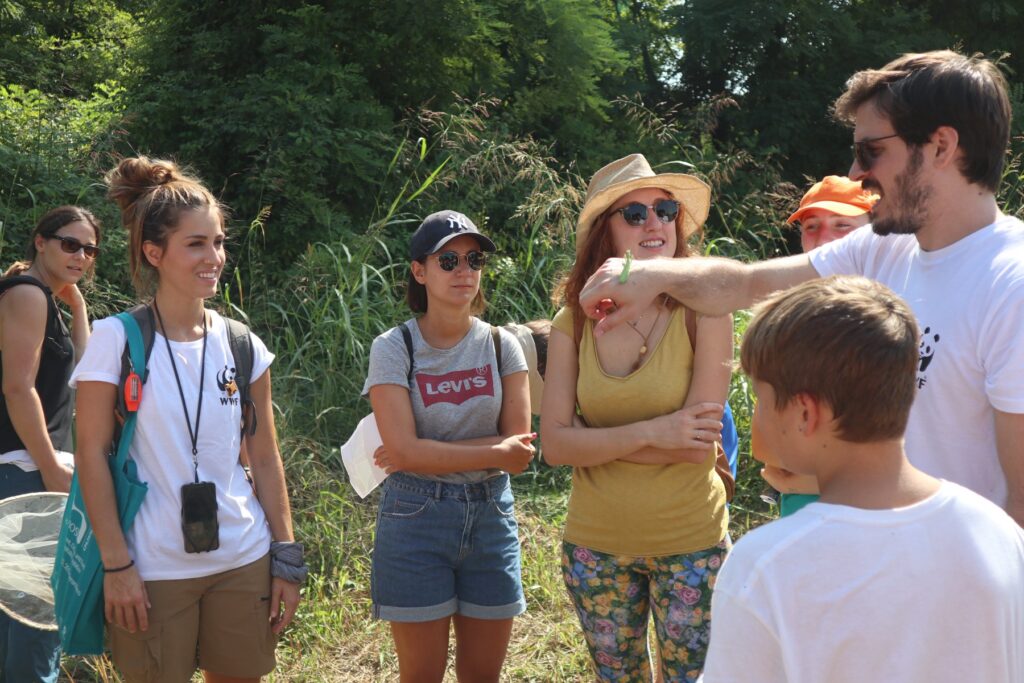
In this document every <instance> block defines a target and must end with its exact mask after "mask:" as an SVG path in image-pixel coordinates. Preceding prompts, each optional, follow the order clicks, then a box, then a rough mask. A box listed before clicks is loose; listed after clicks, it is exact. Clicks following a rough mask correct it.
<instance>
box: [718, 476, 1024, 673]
mask: <svg viewBox="0 0 1024 683" xmlns="http://www.w3.org/2000/svg"><path fill="white" fill-rule="evenodd" d="M1022 586H1024V530H1022V529H1021V528H1020V527H1019V526H1017V524H1016V523H1015V522H1014V521H1013V520H1012V519H1011V518H1010V516H1009V515H1007V514H1006V513H1005V512H1004V511H1003V510H1000V509H999V508H997V507H996V506H995V505H993V504H992V503H991V502H989V501H987V500H985V499H984V498H982V497H981V496H979V495H978V494H976V493H974V492H972V491H969V490H967V489H965V488H964V487H962V486H958V485H956V484H953V483H951V482H947V481H944V482H942V485H941V487H940V488H939V490H938V491H937V492H936V493H935V494H933V495H932V496H930V497H929V498H927V499H925V500H923V501H921V502H919V503H917V504H914V505H910V506H907V507H902V508H897V509H888V510H866V509H861V508H854V507H849V506H846V505H829V504H825V503H820V502H818V503H811V504H810V505H808V506H807V507H805V508H803V509H802V510H800V511H799V512H797V513H796V514H794V515H791V516H789V517H785V518H783V519H780V520H778V521H775V522H772V523H771V524H766V525H764V526H762V527H758V528H757V529H754V530H753V531H751V532H749V533H747V534H746V535H745V536H744V537H743V538H741V539H740V540H739V541H738V542H737V543H736V547H735V548H733V550H732V552H731V553H730V554H729V557H728V559H726V561H725V564H723V565H722V571H721V573H719V575H718V581H717V582H716V583H715V594H714V597H713V598H712V600H711V610H712V612H714V615H715V628H714V630H713V631H712V633H711V647H710V650H709V652H708V659H707V662H706V664H705V668H704V679H703V680H704V683H740V682H746V681H758V683H855V682H856V683H860V682H862V681H901V682H907V683H909V682H910V681H914V682H921V683H923V682H925V681H978V682H979V683H980V682H981V681H985V683H1019V682H1020V681H1024V588H1022Z"/></svg>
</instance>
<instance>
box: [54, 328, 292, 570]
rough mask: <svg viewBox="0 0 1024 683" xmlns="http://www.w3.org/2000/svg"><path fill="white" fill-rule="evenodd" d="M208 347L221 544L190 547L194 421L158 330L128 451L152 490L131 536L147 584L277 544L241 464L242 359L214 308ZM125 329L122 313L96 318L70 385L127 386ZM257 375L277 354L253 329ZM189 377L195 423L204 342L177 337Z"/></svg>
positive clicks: (208, 436) (203, 450) (207, 471)
mask: <svg viewBox="0 0 1024 683" xmlns="http://www.w3.org/2000/svg"><path fill="white" fill-rule="evenodd" d="M210 313H211V315H210V327H209V331H208V340H207V349H206V377H205V382H204V385H203V390H204V391H203V409H202V414H201V418H200V421H199V435H198V442H197V447H198V451H199V454H198V460H199V480H200V481H211V482H214V484H216V487H217V506H218V509H217V521H218V524H219V526H220V547H219V548H218V549H217V550H213V551H210V552H204V553H186V552H185V547H184V537H183V535H182V531H181V487H182V485H184V484H190V483H192V482H193V481H194V476H193V465H192V441H191V438H190V437H189V433H188V427H187V426H186V423H185V414H184V412H183V410H182V405H181V398H180V396H179V393H178V385H177V383H176V382H175V379H174V371H173V370H172V368H171V360H170V358H169V357H168V353H167V345H166V343H165V340H164V337H163V335H161V334H159V333H157V334H156V335H155V338H154V340H153V349H152V351H151V352H150V357H149V365H148V368H149V377H148V379H147V381H146V384H145V386H144V387H143V390H142V402H141V404H140V405H139V416H138V418H137V421H136V424H135V438H134V439H133V440H132V445H131V448H130V449H129V451H128V453H129V456H130V457H131V458H132V459H133V460H134V461H135V463H136V465H137V466H138V474H139V479H141V480H142V481H144V482H146V483H147V484H148V485H149V492H148V493H147V494H146V498H145V500H144V501H143V503H142V506H141V507H140V508H139V512H138V515H137V516H136V517H135V522H134V524H133V526H132V528H131V530H129V531H128V533H127V534H126V537H127V540H128V547H129V549H130V551H131V555H132V559H134V560H135V565H136V566H137V567H138V569H139V574H140V575H141V577H142V579H143V580H145V581H159V580H166V579H188V578H198V577H201V576H209V575H212V574H217V573H219V572H223V571H227V570H230V569H236V568H238V567H241V566H244V565H246V564H248V563H250V562H255V561H256V560H258V559H259V558H261V557H263V556H264V555H266V554H267V553H268V552H269V551H270V541H271V536H270V528H269V527H268V525H267V521H266V517H265V516H264V514H263V508H262V507H260V504H259V501H258V500H257V499H256V495H255V494H254V493H253V490H252V486H251V485H250V484H249V482H248V480H247V479H246V477H245V472H244V470H243V469H242V465H241V463H240V461H239V448H240V445H241V432H240V425H241V419H242V408H241V404H240V403H241V402H240V401H239V399H238V394H237V393H235V394H234V395H233V396H229V394H228V391H227V390H226V386H227V384H228V382H229V381H230V380H231V379H232V378H233V376H234V374H233V373H234V367H235V364H234V358H233V356H232V355H231V347H230V345H229V342H228V334H227V326H226V325H225V323H224V320H223V318H221V316H220V315H218V314H217V313H216V312H213V311H211V312H210ZM124 344H125V333H124V327H123V326H122V325H121V322H120V321H119V320H117V319H116V318H113V317H111V318H104V319H103V320H98V321H96V322H95V323H94V324H93V333H92V336H91V337H90V339H89V344H88V345H87V347H86V350H85V354H84V355H83V356H82V360H81V361H79V363H78V366H77V367H76V368H75V370H74V372H73V373H72V375H71V381H70V384H71V386H72V387H75V386H76V385H77V383H78V382H107V383H110V384H118V383H119V382H120V377H121V353H122V351H123V350H124ZM252 345H253V369H252V381H254V382H255V381H256V380H257V379H258V378H259V377H260V376H262V375H263V373H264V372H266V370H267V368H268V367H270V364H271V362H273V360H274V355H273V354H272V353H270V351H268V350H267V347H266V345H264V343H263V342H262V341H261V340H260V339H259V338H258V337H257V336H256V335H255V334H253V335H252ZM171 351H172V352H173V353H174V361H175V364H176V366H177V369H178V375H179V377H180V378H181V388H182V390H183V392H184V395H185V405H187V406H188V416H189V420H191V422H192V429H193V430H195V423H196V402H197V400H198V398H199V395H198V391H197V388H198V386H199V375H200V361H201V359H202V351H203V340H202V339H198V340H196V341H191V342H175V341H172V342H171Z"/></svg>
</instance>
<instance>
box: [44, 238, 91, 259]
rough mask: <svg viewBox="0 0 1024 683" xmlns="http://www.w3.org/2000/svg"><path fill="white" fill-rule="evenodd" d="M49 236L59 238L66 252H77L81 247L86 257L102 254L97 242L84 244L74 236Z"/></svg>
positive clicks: (62, 248) (62, 249) (61, 248)
mask: <svg viewBox="0 0 1024 683" xmlns="http://www.w3.org/2000/svg"><path fill="white" fill-rule="evenodd" d="M47 238H48V239H51V240H58V241H59V242H60V250H61V251H63V252H64V253H65V254H77V253H78V250H79V249H81V250H82V253H83V254H85V257H86V258H90V259H94V258H96V257H97V256H99V255H100V248H99V247H97V246H96V245H95V244H82V243H81V242H79V241H78V240H76V239H75V238H74V237H65V236H63V235H47Z"/></svg>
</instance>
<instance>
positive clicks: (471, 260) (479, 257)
mask: <svg viewBox="0 0 1024 683" xmlns="http://www.w3.org/2000/svg"><path fill="white" fill-rule="evenodd" d="M433 256H436V257H437V265H439V266H441V270H443V271H445V272H446V273H450V272H452V271H453V270H455V269H456V268H458V267H459V261H461V260H462V258H463V257H462V256H460V255H459V254H458V252H455V251H442V252H441V253H439V254H433ZM465 259H466V265H467V266H469V267H470V269H471V270H481V269H482V268H483V267H484V264H486V263H487V254H485V253H484V252H482V251H468V252H466V256H465Z"/></svg>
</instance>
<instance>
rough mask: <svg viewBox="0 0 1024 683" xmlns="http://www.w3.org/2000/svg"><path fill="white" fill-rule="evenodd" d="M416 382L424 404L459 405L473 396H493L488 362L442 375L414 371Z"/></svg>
mask: <svg viewBox="0 0 1024 683" xmlns="http://www.w3.org/2000/svg"><path fill="white" fill-rule="evenodd" d="M416 384H418V385H419V388H420V398H422V399H423V405H424V406H427V407H429V406H432V405H434V404H435V403H452V404H454V405H459V404H461V403H465V402H466V401H468V400H469V399H471V398H473V397H474V396H494V386H493V384H492V383H491V366H490V364H488V365H485V366H483V367H482V368H473V369H471V370H455V371H454V372H449V373H447V374H444V375H428V374H425V373H422V372H418V373H416Z"/></svg>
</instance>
